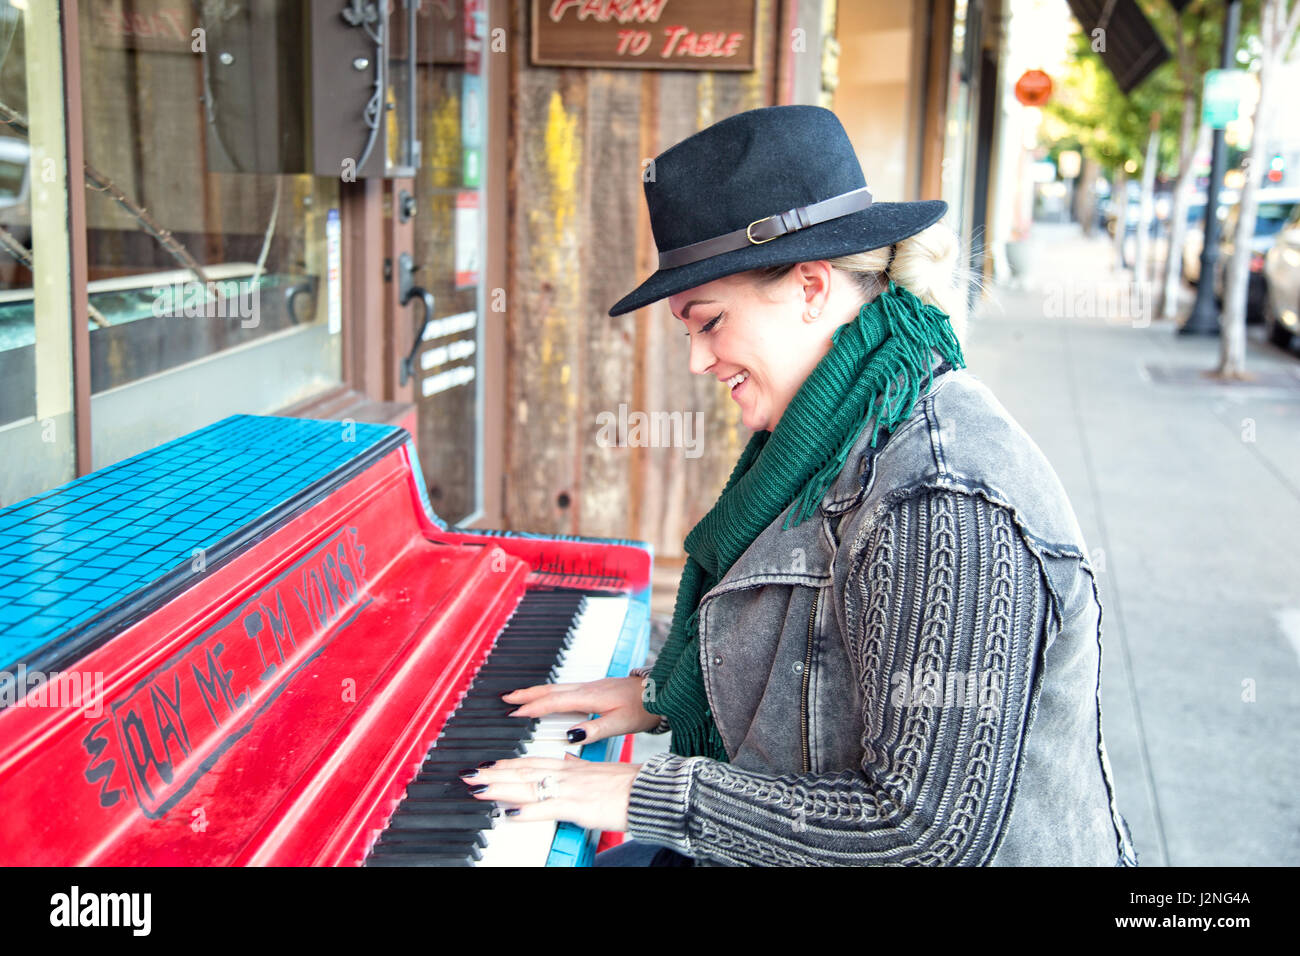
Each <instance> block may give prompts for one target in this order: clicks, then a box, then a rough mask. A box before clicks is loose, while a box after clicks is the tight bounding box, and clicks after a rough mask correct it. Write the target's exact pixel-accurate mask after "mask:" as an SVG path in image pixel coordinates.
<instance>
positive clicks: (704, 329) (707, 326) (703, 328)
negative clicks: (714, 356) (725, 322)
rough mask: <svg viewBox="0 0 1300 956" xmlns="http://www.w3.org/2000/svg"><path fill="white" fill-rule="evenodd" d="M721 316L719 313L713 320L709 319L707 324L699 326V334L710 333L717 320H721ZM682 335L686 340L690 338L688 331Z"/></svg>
mask: <svg viewBox="0 0 1300 956" xmlns="http://www.w3.org/2000/svg"><path fill="white" fill-rule="evenodd" d="M722 316H723V313H721V312H719V313H718V314H717V315H716V316H714V317H713V318H711V319H709V321H708V322H706V323H704V324H703V325H701V326H700V331H701V332H712V331H713V327H714V326H715V325H717V324H718V320H719V319H721V318H722ZM682 334H683V335H685V336H686V337H687V338H690V335H691V333H690V330H687V331H686V332H684V333H682Z"/></svg>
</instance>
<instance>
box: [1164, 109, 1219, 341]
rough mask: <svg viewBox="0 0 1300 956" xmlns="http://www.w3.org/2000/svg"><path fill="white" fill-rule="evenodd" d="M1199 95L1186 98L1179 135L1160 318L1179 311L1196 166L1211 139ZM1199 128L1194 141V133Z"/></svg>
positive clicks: (1166, 317) (1165, 317)
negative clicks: (1200, 110) (1202, 117)
mask: <svg viewBox="0 0 1300 956" xmlns="http://www.w3.org/2000/svg"><path fill="white" fill-rule="evenodd" d="M1196 106H1197V104H1196V92H1195V91H1194V90H1190V89H1189V90H1188V91H1187V92H1186V93H1185V94H1184V96H1183V124H1182V128H1181V129H1180V130H1179V133H1178V157H1179V158H1178V179H1177V180H1176V181H1175V182H1174V208H1173V211H1172V212H1170V213H1169V251H1168V253H1167V254H1166V256H1165V284H1164V291H1163V292H1162V293H1161V298H1160V318H1162V319H1172V318H1173V317H1174V316H1175V315H1176V314H1177V312H1178V294H1179V292H1180V291H1181V290H1182V287H1183V243H1184V242H1185V241H1186V239H1187V210H1188V209H1189V208H1191V205H1192V186H1193V176H1192V174H1193V163H1194V162H1195V161H1196V157H1197V155H1198V154H1199V153H1200V152H1201V150H1202V149H1204V147H1205V144H1206V142H1207V141H1208V140H1209V136H1210V128H1209V127H1208V126H1206V125H1204V124H1203V123H1199V116H1198V115H1197V113H1198V110H1197V108H1196ZM1198 126H1199V129H1197V132H1196V139H1195V142H1193V141H1192V130H1193V129H1194V128H1196V127H1198Z"/></svg>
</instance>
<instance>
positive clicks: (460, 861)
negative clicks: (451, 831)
mask: <svg viewBox="0 0 1300 956" xmlns="http://www.w3.org/2000/svg"><path fill="white" fill-rule="evenodd" d="M365 865H366V866H473V865H474V861H473V860H471V859H470V857H469V853H462V854H456V853H447V854H443V855H441V856H434V855H433V854H429V855H427V856H426V855H422V854H419V855H417V854H411V855H410V856H375V855H374V854H373V853H372V854H371V855H370V856H368V857H366V863H365Z"/></svg>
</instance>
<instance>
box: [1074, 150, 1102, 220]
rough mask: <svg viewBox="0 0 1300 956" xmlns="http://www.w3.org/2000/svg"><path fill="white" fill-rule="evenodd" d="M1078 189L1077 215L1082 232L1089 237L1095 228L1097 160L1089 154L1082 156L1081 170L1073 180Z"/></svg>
mask: <svg viewBox="0 0 1300 956" xmlns="http://www.w3.org/2000/svg"><path fill="white" fill-rule="evenodd" d="M1074 188H1075V189H1076V190H1078V193H1079V201H1078V204H1077V205H1078V213H1077V214H1078V217H1079V222H1080V224H1081V225H1082V226H1083V234H1084V235H1085V236H1087V237H1088V238H1089V239H1091V238H1092V234H1093V232H1095V231H1096V229H1097V161H1096V160H1095V159H1093V158H1092V157H1091V156H1085V157H1084V158H1083V171H1082V172H1081V173H1080V174H1079V178H1078V180H1076V181H1075V184H1074Z"/></svg>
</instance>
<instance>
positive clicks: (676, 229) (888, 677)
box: [466, 106, 1136, 866]
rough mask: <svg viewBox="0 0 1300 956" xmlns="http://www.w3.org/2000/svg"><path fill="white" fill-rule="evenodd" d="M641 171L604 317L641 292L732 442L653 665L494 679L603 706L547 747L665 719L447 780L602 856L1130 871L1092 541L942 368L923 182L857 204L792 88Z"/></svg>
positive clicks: (989, 400) (575, 703) (977, 400)
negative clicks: (570, 831) (626, 287)
mask: <svg viewBox="0 0 1300 956" xmlns="http://www.w3.org/2000/svg"><path fill="white" fill-rule="evenodd" d="M653 168H654V171H655V175H654V176H653V177H650V180H651V181H648V182H646V184H645V193H646V201H647V204H648V206H649V210H650V217H651V224H652V227H653V230H654V234H655V241H656V244H657V245H658V247H659V249H660V250H662V251H661V252H660V268H659V270H658V271H657V272H656V273H655V274H654V275H653V276H651V277H650V278H649V279H647V280H646V281H645V282H644V283H642V285H641V286H640V287H638V288H637V289H636V290H635V291H634V292H632V293H631V294H630V295H628V296H627V297H625V298H624V299H623V300H622V301H620V302H619V303H618V304H617V305H615V306H614V308H613V309H611V310H610V314H611V315H619V314H622V313H624V312H629V311H632V310H633V309H637V308H640V307H642V306H644V305H646V304H647V303H650V302H653V301H656V300H658V299H662V298H667V299H668V304H669V307H670V309H671V310H672V312H673V314H674V315H675V316H677V317H678V318H679V319H680V320H681V321H682V322H683V324H684V326H685V331H686V334H687V335H688V336H690V340H691V346H690V367H691V371H693V372H695V373H697V374H701V375H712V376H714V377H715V378H717V379H718V381H719V382H721V383H725V384H726V386H727V387H728V388H729V389H730V392H731V396H732V398H733V399H734V400H735V401H736V402H737V403H738V405H739V406H740V412H741V419H742V421H743V423H744V424H745V426H746V427H747V428H750V429H753V430H754V436H753V438H752V439H751V440H750V442H749V443H748V445H747V446H746V448H745V451H744V453H743V454H742V455H741V457H740V460H739V461H738V462H737V464H736V467H735V469H734V470H733V472H732V475H731V478H730V479H729V481H728V482H727V486H726V488H725V489H724V491H723V492H722V495H721V497H720V498H719V499H718V502H717V503H716V504H715V505H714V506H713V508H712V509H711V510H710V511H709V512H708V514H707V515H706V516H705V517H704V518H703V519H702V520H701V521H700V523H699V524H698V525H697V526H696V527H695V528H694V529H693V530H692V531H691V533H690V535H688V536H687V538H686V551H687V554H688V556H689V557H688V560H687V563H686V567H685V570H684V572H683V575H682V581H681V586H680V588H679V591H678V595H677V604H676V608H675V611H674V615H673V623H672V627H671V629H670V632H669V636H668V639H667V642H666V644H665V646H664V648H663V650H662V651H661V653H660V655H659V658H658V660H657V662H656V664H655V667H654V669H653V671H651V672H649V673H648V674H642V675H640V676H639V677H631V678H626V679H622V680H604V681H597V682H595V683H591V684H582V685H569V686H540V687H531V688H524V689H520V690H518V691H515V692H514V693H512V694H508V695H506V696H505V700H506V701H508V702H510V703H512V704H518V705H519V707H518V709H517V710H516V711H515V713H516V714H518V715H520V716H530V717H534V716H541V715H544V714H550V713H559V712H565V711H583V712H588V713H595V714H598V715H599V716H598V717H596V718H595V719H593V720H589V721H584V722H582V723H580V724H578V725H577V726H576V727H575V728H574V730H573V731H571V732H570V739H586V740H597V739H600V738H603V737H608V736H612V735H617V734H623V733H631V732H637V731H664V730H671V732H672V745H671V752H670V753H667V754H660V755H657V756H655V757H653V758H651V759H650V760H648V761H647V762H646V763H645V764H644V765H631V766H629V765H620V764H604V763H601V764H597V763H589V762H581V761H548V760H530V759H521V760H508V761H501V762H498V763H496V764H493V765H491V766H485V767H482V768H479V769H478V770H476V771H471V772H469V773H467V774H466V782H467V784H469V785H471V787H472V788H473V790H474V792H475V794H476V795H477V796H478V797H480V798H481V799H485V800H496V801H501V802H504V803H507V804H512V805H513V807H512V809H510V810H509V811H507V812H508V813H510V814H513V815H517V816H518V817H520V818H521V819H541V818H550V819H565V820H572V821H574V822H577V823H579V824H582V825H585V826H588V827H596V828H601V829H606V830H616V831H627V832H629V833H630V835H631V837H632V840H631V841H629V842H627V843H625V844H624V845H623V846H621V847H618V848H616V849H614V850H610V851H607V852H606V853H604V854H601V855H600V856H599V857H598V858H597V864H598V865H601V864H609V865H615V864H619V863H623V864H628V865H636V864H645V863H652V864H685V863H689V862H691V861H694V862H696V863H706V864H715V865H716V864H724V865H728V864H729V865H745V864H793V865H809V864H811V865H823V864H824V865H837V864H839V865H863V864H925V865H953V864H956V865H984V864H996V865H1017V864H1019V865H1024V864H1074V865H1093V866H1097V865H1104V866H1113V865H1135V864H1136V858H1135V855H1134V854H1133V852H1132V847H1131V842H1130V840H1129V837H1128V833H1127V827H1126V825H1125V823H1124V821H1123V819H1122V817H1121V816H1120V814H1119V812H1118V810H1117V809H1116V805H1115V800H1114V792H1113V787H1112V784H1111V780H1110V768H1109V761H1108V759H1107V756H1106V750H1105V746H1104V743H1103V741H1102V736H1101V715H1100V702H1099V675H1100V655H1101V607H1100V604H1099V601H1098V598H1097V591H1096V587H1095V583H1094V579H1093V572H1092V569H1091V567H1090V565H1089V563H1088V558H1087V548H1086V545H1085V543H1084V541H1083V538H1082V534H1081V532H1080V530H1079V527H1078V523H1077V521H1076V519H1075V517H1074V513H1073V511H1072V509H1071V507H1070V504H1069V502H1068V500H1067V498H1066V496H1065V492H1064V490H1063V489H1062V488H1061V485H1060V483H1059V481H1058V480H1057V477H1056V475H1055V473H1054V472H1053V471H1052V469H1051V467H1050V466H1049V465H1048V464H1047V462H1046V460H1045V459H1044V458H1043V456H1042V454H1041V452H1039V450H1038V448H1037V446H1035V445H1034V444H1033V442H1032V441H1031V440H1030V439H1029V437H1028V436H1027V435H1026V434H1025V433H1024V432H1023V430H1021V429H1020V428H1019V426H1018V425H1017V424H1016V423H1015V422H1014V421H1013V420H1012V419H1011V417H1010V416H1009V415H1008V413H1007V412H1006V411H1005V409H1003V408H1002V406H1001V405H1000V404H998V402H997V401H996V399H995V398H994V397H993V396H992V394H991V393H990V392H989V391H988V389H987V388H986V387H985V386H984V385H983V384H982V383H980V382H979V380H978V379H977V378H976V377H975V376H974V375H972V374H970V373H969V372H967V371H966V370H965V368H964V366H965V361H964V358H963V356H962V351H961V346H960V341H959V336H958V333H959V332H960V331H961V329H960V328H957V329H954V328H953V320H952V319H951V318H950V317H951V316H960V314H961V310H960V309H959V308H958V306H957V302H959V301H960V296H959V295H957V294H955V293H954V292H953V262H954V259H955V241H954V238H953V236H952V234H951V232H950V231H948V230H947V229H946V227H944V226H942V225H939V224H938V220H939V218H940V217H941V216H942V215H943V214H944V212H945V211H946V210H947V206H946V204H945V203H942V202H937V201H928V202H910V203H874V202H873V201H872V199H871V196H870V192H869V191H868V190H867V189H866V186H865V181H864V178H863V175H862V170H861V168H860V166H859V165H858V162H857V159H856V156H855V155H854V152H853V149H852V147H851V145H850V144H849V141H848V137H847V135H846V134H845V132H844V130H843V128H842V127H841V125H840V123H839V121H838V120H837V119H836V118H835V116H834V114H833V113H831V112H829V111H827V110H823V109H819V108H816V107H803V106H788V107H770V108H766V109H760V110H753V111H750V112H747V113H741V114H739V115H737V116H733V117H730V118H728V119H726V120H723V121H722V122H720V123H717V124H715V125H714V126H712V127H709V128H708V129H706V130H703V131H701V132H699V133H697V134H695V135H694V136H691V137H689V138H688V139H686V140H684V141H683V142H681V143H679V144H677V145H676V146H674V147H672V148H671V149H669V150H667V151H666V152H665V153H663V154H662V155H660V156H658V157H656V159H655V162H654V167H653ZM954 299H956V301H954ZM957 324H958V326H960V325H961V324H962V323H961V320H960V318H958V319H957Z"/></svg>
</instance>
